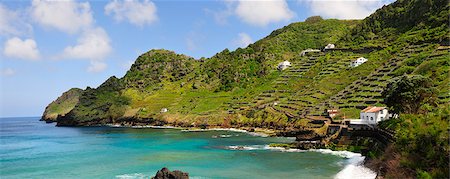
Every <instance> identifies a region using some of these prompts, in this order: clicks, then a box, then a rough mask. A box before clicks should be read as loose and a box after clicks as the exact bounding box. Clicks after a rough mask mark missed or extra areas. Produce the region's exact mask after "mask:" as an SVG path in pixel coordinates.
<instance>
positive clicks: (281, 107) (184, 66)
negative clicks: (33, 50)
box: [43, 0, 449, 132]
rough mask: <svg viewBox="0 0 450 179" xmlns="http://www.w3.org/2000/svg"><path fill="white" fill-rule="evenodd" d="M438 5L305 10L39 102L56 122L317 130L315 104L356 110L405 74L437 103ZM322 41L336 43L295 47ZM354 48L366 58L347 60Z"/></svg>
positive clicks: (159, 55) (154, 53)
mask: <svg viewBox="0 0 450 179" xmlns="http://www.w3.org/2000/svg"><path fill="white" fill-rule="evenodd" d="M448 13H449V12H448V4H447V3H446V1H442V0H439V1H427V2H422V1H414V0H411V1H404V0H401V1H398V2H396V3H393V4H392V5H389V6H385V7H383V8H381V9H380V10H378V11H377V12H375V13H374V14H372V15H371V16H369V17H368V18H366V19H365V20H363V21H341V20H334V19H330V20H322V19H321V18H317V17H315V18H312V19H310V20H308V21H306V22H298V23H293V24H290V25H288V26H286V27H283V28H281V29H278V30H275V31H274V32H272V33H271V34H270V35H269V36H267V37H265V38H264V39H261V40H259V41H257V42H255V43H254V44H251V45H249V46H248V47H247V48H239V49H237V50H235V51H231V52H230V51H229V50H228V49H225V50H223V51H222V52H220V53H217V54H216V55H214V56H213V57H210V58H202V59H198V60H196V59H193V58H191V57H188V56H185V55H180V54H176V53H174V52H172V51H168V50H151V51H149V52H147V53H144V54H142V55H141V56H139V57H138V58H137V59H136V61H135V63H134V64H133V65H132V67H131V69H130V70H129V71H128V72H127V73H126V75H125V76H124V77H122V78H116V77H111V78H109V79H108V80H107V81H105V82H104V83H103V84H102V85H100V86H99V87H98V88H95V89H94V88H88V89H86V90H84V91H83V92H81V90H78V92H79V93H75V94H76V95H75V94H74V95H64V94H63V96H61V97H60V98H61V99H60V98H58V99H57V100H56V101H55V102H52V103H51V104H50V105H49V106H48V107H47V108H46V110H45V112H44V115H43V119H44V120H47V121H51V120H53V121H54V120H55V119H56V120H57V122H58V125H60V126H62V125H69V126H86V125H87V126H90V125H102V124H111V123H114V124H123V125H143V124H152V125H164V124H171V125H179V126H197V127H200V126H201V127H204V126H235V127H240V126H249V127H265V128H274V129H280V130H290V129H299V128H301V129H305V128H306V129H310V130H313V131H316V132H320V131H323V130H326V129H325V128H324V126H322V123H317V122H314V117H317V116H322V115H323V111H324V110H326V109H329V108H338V109H340V110H341V111H342V112H343V114H345V115H346V117H357V116H358V114H359V110H360V109H361V108H365V107H367V106H368V105H383V104H382V102H383V99H382V97H381V95H380V93H381V91H383V89H384V88H385V87H386V85H387V83H388V82H389V80H391V79H392V78H394V77H397V76H402V75H409V74H420V75H424V76H427V77H430V78H431V79H432V80H433V85H434V86H436V87H437V88H439V89H440V92H438V94H437V95H439V96H442V98H440V99H441V100H442V102H441V104H445V101H448V95H447V94H446V92H445V89H446V88H447V87H448V80H445V79H446V74H447V72H448V62H446V57H447V55H448V50H446V48H445V46H444V45H443V44H445V43H443V41H445V37H446V36H448V34H449V30H448V26H447V25H446V24H439V23H440V22H448ZM412 14H416V15H414V16H413V15H412ZM395 21H399V22H401V23H398V24H397V23H394V22H395ZM436 22H438V23H436ZM328 43H332V44H336V46H337V48H336V49H331V50H326V51H322V52H318V53H311V54H308V55H306V56H302V55H301V52H302V50H305V49H308V48H312V49H322V48H323V47H324V46H325V45H327V44H328ZM358 57H365V58H367V59H368V61H367V62H366V63H364V64H362V65H361V66H358V67H356V68H350V67H349V64H350V62H351V61H352V60H355V59H357V58H358ZM285 60H287V61H290V62H291V64H292V66H291V67H289V68H288V69H286V70H283V71H278V70H277V68H276V65H277V64H278V63H279V62H282V61H285ZM69 92H70V91H68V92H66V93H69ZM66 93H65V94H66ZM70 93H73V92H70ZM66 96H71V97H66ZM62 109H63V110H62ZM162 109H167V110H162Z"/></svg>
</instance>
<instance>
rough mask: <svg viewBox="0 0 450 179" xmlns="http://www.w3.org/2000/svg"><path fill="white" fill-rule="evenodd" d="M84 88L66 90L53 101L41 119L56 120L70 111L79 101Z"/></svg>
mask: <svg viewBox="0 0 450 179" xmlns="http://www.w3.org/2000/svg"><path fill="white" fill-rule="evenodd" d="M82 92H83V90H82V89H79V88H72V89H70V90H69V91H66V92H64V93H63V94H62V95H61V96H60V97H58V99H56V100H55V101H53V102H51V103H50V104H49V105H48V106H47V107H46V108H45V111H44V113H43V114H42V118H41V120H43V121H46V122H56V119H57V118H58V116H59V117H61V116H64V115H66V114H67V113H69V112H70V111H71V110H72V109H73V108H74V107H75V105H76V104H77V103H78V101H79V98H80V96H81V94H82Z"/></svg>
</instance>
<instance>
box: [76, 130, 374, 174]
mask: <svg viewBox="0 0 450 179" xmlns="http://www.w3.org/2000/svg"><path fill="white" fill-rule="evenodd" d="M98 126H99V127H111V128H133V129H145V128H151V129H176V130H181V131H183V132H207V131H231V132H240V133H247V134H249V135H253V136H258V137H276V136H278V135H277V134H278V132H280V131H275V130H272V129H264V128H249V127H240V128H233V127H232V128H224V127H216V126H214V127H211V128H204V129H202V128H198V127H178V126H172V125H161V126H157V125H121V124H105V125H98ZM74 127H78V126H74ZM281 137H285V136H281ZM226 149H228V150H272V151H279V152H318V153H322V154H329V155H335V156H339V157H342V158H345V159H347V160H348V164H347V165H346V166H345V167H344V168H343V169H342V170H341V171H339V172H338V173H337V174H336V175H335V177H334V178H336V179H344V178H365V179H375V178H377V177H378V175H379V173H378V172H377V171H376V170H374V168H373V167H372V166H371V164H370V163H371V162H370V161H371V159H369V158H368V157H366V156H363V155H362V154H361V153H356V152H351V151H345V150H331V149H328V148H320V149H308V150H302V149H298V148H286V147H271V146H269V145H264V146H228V147H226Z"/></svg>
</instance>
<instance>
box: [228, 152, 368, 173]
mask: <svg viewBox="0 0 450 179" xmlns="http://www.w3.org/2000/svg"><path fill="white" fill-rule="evenodd" d="M226 148H227V149H230V150H272V151H280V152H319V153H322V154H329V155H335V156H339V157H342V158H345V159H347V160H346V165H345V167H344V169H342V170H341V171H339V173H337V174H336V175H335V176H334V178H335V179H347V178H358V179H374V178H376V176H377V174H376V173H375V172H373V171H372V170H370V169H369V168H367V167H365V166H364V165H363V162H364V159H365V157H364V156H362V155H361V154H360V153H354V152H349V151H333V150H330V149H310V150H300V149H285V148H283V147H270V146H269V145H244V146H228V147H226Z"/></svg>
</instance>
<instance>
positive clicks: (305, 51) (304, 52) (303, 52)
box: [300, 48, 320, 57]
mask: <svg viewBox="0 0 450 179" xmlns="http://www.w3.org/2000/svg"><path fill="white" fill-rule="evenodd" d="M310 52H320V50H317V49H310V48H309V49H306V50H303V51H302V52H300V55H301V56H302V57H303V56H305V55H306V54H307V53H310Z"/></svg>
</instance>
